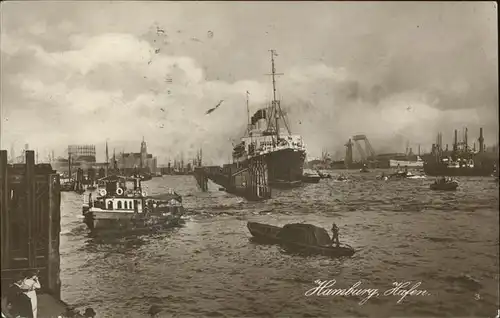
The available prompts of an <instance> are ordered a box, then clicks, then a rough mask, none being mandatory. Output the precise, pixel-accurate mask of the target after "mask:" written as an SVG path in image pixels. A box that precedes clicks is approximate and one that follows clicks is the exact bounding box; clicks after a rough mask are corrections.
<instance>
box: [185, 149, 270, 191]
mask: <svg viewBox="0 0 500 318" xmlns="http://www.w3.org/2000/svg"><path fill="white" fill-rule="evenodd" d="M193 175H194V177H195V179H196V182H197V183H198V186H199V187H200V189H201V190H202V191H207V190H208V180H212V181H213V182H214V183H216V184H218V185H220V186H222V187H224V189H225V191H226V192H228V193H232V194H235V195H238V196H241V197H244V198H246V199H247V200H250V201H260V200H266V199H269V198H271V188H270V187H269V184H268V177H267V175H268V174H267V165H266V163H265V161H264V160H263V159H262V158H253V159H250V160H249V163H248V166H246V167H238V166H237V165H236V164H227V165H224V166H222V167H220V166H205V167H196V168H195V170H194V173H193Z"/></svg>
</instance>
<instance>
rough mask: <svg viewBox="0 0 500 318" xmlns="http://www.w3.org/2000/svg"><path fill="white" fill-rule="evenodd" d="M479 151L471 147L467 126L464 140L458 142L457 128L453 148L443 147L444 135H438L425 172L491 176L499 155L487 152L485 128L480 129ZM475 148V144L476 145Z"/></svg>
mask: <svg viewBox="0 0 500 318" xmlns="http://www.w3.org/2000/svg"><path fill="white" fill-rule="evenodd" d="M478 141H479V151H475V149H470V147H469V145H468V142H467V128H466V129H465V135H464V140H463V141H462V142H458V139H457V130H455V137H454V142H453V150H452V151H448V146H446V149H443V148H442V136H441V134H439V135H438V139H437V143H436V144H433V145H432V152H431V154H430V155H429V156H428V158H427V160H425V162H424V172H425V174H427V175H429V176H452V177H458V176H469V177H479V176H490V175H492V174H493V173H494V172H495V170H496V166H497V162H498V156H495V154H493V157H492V156H491V155H490V154H488V153H486V151H485V146H484V138H483V128H481V129H480V131H479V138H478ZM474 148H475V146H474ZM494 157H496V158H494Z"/></svg>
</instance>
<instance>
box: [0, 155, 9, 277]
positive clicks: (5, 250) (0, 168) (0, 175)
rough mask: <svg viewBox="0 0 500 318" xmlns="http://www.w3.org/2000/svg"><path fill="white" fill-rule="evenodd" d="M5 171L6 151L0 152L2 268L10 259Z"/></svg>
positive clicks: (7, 265)
mask: <svg viewBox="0 0 500 318" xmlns="http://www.w3.org/2000/svg"><path fill="white" fill-rule="evenodd" d="M7 172H8V169H7V150H1V151H0V214H1V217H2V218H1V222H2V224H1V231H2V242H0V244H1V246H2V248H1V253H2V256H1V257H2V262H1V264H2V268H8V267H9V258H10V242H9V241H10V227H9V182H8V180H9V178H8V174H7Z"/></svg>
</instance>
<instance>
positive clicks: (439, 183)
mask: <svg viewBox="0 0 500 318" xmlns="http://www.w3.org/2000/svg"><path fill="white" fill-rule="evenodd" d="M430 188H431V190H442V191H455V190H456V189H457V188H458V182H456V181H455V180H451V179H447V178H445V177H443V178H440V179H437V180H436V181H434V183H433V184H431V185H430Z"/></svg>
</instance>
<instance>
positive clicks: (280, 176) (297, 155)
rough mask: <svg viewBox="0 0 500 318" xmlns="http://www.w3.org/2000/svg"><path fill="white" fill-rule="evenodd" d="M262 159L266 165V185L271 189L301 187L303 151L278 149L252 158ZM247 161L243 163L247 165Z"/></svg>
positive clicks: (304, 155) (304, 157) (304, 154)
mask: <svg viewBox="0 0 500 318" xmlns="http://www.w3.org/2000/svg"><path fill="white" fill-rule="evenodd" d="M258 157H262V158H263V159H264V161H265V163H266V165H267V177H268V184H269V186H271V187H273V188H294V187H298V186H301V185H302V175H303V172H304V161H305V159H306V152H305V151H304V150H295V149H280V150H277V151H273V152H270V153H267V154H262V155H260V156H255V157H253V158H258ZM250 160H251V159H250ZM248 162H249V161H248V160H245V162H244V163H243V165H244V166H246V165H248Z"/></svg>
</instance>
